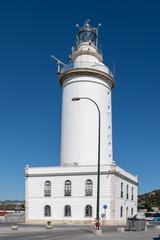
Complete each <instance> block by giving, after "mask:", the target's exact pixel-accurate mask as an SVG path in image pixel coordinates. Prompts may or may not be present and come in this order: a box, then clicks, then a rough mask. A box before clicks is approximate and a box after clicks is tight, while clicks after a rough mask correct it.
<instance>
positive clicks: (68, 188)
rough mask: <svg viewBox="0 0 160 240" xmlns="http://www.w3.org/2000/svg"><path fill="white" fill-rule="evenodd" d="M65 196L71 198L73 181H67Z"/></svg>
mask: <svg viewBox="0 0 160 240" xmlns="http://www.w3.org/2000/svg"><path fill="white" fill-rule="evenodd" d="M64 196H71V181H69V180H67V181H65V186H64Z"/></svg>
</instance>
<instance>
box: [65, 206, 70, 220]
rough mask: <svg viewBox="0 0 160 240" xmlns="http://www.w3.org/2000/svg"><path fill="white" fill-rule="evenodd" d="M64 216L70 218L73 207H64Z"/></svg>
mask: <svg viewBox="0 0 160 240" xmlns="http://www.w3.org/2000/svg"><path fill="white" fill-rule="evenodd" d="M64 216H65V217H70V216H71V206H69V205H66V206H65V207H64Z"/></svg>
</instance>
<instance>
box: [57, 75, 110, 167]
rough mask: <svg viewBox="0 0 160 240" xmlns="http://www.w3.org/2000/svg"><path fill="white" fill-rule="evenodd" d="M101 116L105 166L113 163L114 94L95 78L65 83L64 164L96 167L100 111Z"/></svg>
mask: <svg viewBox="0 0 160 240" xmlns="http://www.w3.org/2000/svg"><path fill="white" fill-rule="evenodd" d="M73 97H89V98H92V99H93V100H94V101H95V102H96V103H97V104H98V106H99V108H100V113H101V164H108V163H111V162H112V124H111V91H110V89H109V87H108V86H107V84H106V83H104V82H103V81H101V80H98V79H97V78H94V77H89V76H88V77H74V78H70V79H68V80H67V81H65V83H64V86H63V97H62V124H61V165H62V166H63V165H68V166H69V165H70V166H72V165H73V164H74V162H76V163H78V165H96V164H97V155H98V152H97V151H98V112H97V109H96V106H95V105H94V103H92V102H91V101H89V100H80V101H77V102H73V101H71V99H72V98H73Z"/></svg>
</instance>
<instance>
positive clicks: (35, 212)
mask: <svg viewBox="0 0 160 240" xmlns="http://www.w3.org/2000/svg"><path fill="white" fill-rule="evenodd" d="M25 176H26V177H25V181H26V182H25V184H26V192H25V194H26V222H30V223H33V222H35V223H46V222H47V221H52V222H53V223H56V224H66V223H68V224H93V223H94V221H95V216H96V196H97V195H96V194H97V187H96V186H97V185H96V184H97V166H74V167H28V166H27V167H26V169H25ZM100 178H101V186H100V218H101V222H102V224H103V225H119V224H125V223H126V219H127V218H128V217H129V216H133V215H135V214H136V213H137V177H136V176H133V175H131V174H130V173H128V172H126V171H124V170H123V169H121V168H119V167H118V166H117V165H115V164H114V163H113V164H112V165H103V166H101V175H100ZM48 183H49V184H48Z"/></svg>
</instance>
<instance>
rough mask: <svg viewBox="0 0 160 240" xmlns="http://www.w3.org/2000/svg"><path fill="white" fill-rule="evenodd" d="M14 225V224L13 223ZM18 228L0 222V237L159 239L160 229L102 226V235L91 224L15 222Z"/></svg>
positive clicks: (5, 239) (36, 239) (10, 239)
mask: <svg viewBox="0 0 160 240" xmlns="http://www.w3.org/2000/svg"><path fill="white" fill-rule="evenodd" d="M14 225H15V224H14ZM17 226H18V230H11V224H0V239H3V240H44V239H45V240H69V239H70V240H72V239H74V240H91V239H92V240H93V239H94V240H99V239H100V240H111V239H113V240H160V236H159V234H160V230H154V228H153V225H150V227H149V230H147V231H143V232H130V231H126V232H116V229H117V228H116V227H104V228H103V235H102V236H100V237H98V236H96V235H93V228H92V227H91V226H69V225H63V226H54V227H53V229H46V228H45V226H44V225H26V224H17Z"/></svg>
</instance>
